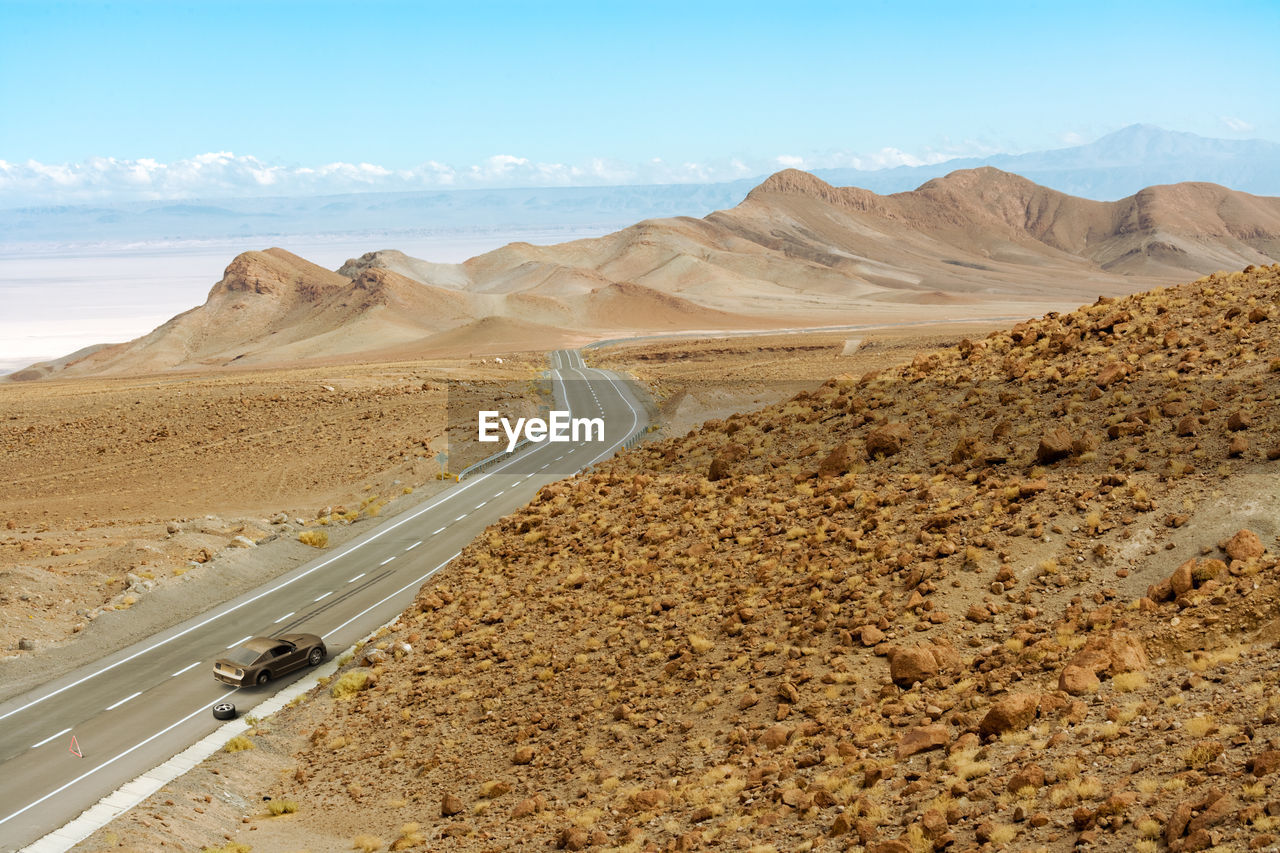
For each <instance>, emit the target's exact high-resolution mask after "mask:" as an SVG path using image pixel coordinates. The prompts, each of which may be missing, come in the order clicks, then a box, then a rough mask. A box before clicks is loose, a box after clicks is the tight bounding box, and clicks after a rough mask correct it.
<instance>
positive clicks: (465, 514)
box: [454, 512, 470, 521]
mask: <svg viewBox="0 0 1280 853" xmlns="http://www.w3.org/2000/svg"><path fill="white" fill-rule="evenodd" d="M468 515H470V513H466V512H464V513H463V514H462V515H460V516H458V517H457V518H455V519H454V521H462V519H464V518H466V517H467V516H468Z"/></svg>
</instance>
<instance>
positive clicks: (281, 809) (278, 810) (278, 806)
mask: <svg viewBox="0 0 1280 853" xmlns="http://www.w3.org/2000/svg"><path fill="white" fill-rule="evenodd" d="M297 810H298V804H297V803H295V802H294V801H293V800H272V801H271V802H270V803H268V804H267V811H269V812H271V814H272V816H273V817H279V816H280V815H282V814H293V813H294V812H296V811H297Z"/></svg>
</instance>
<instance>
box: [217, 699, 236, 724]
mask: <svg viewBox="0 0 1280 853" xmlns="http://www.w3.org/2000/svg"><path fill="white" fill-rule="evenodd" d="M213 718H214V719H215V720H234V719H235V718H236V706H235V705H232V704H231V703H230V702H219V703H217V704H216V705H214V706H213Z"/></svg>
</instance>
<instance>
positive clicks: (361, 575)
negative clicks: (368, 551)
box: [347, 572, 369, 583]
mask: <svg viewBox="0 0 1280 853" xmlns="http://www.w3.org/2000/svg"><path fill="white" fill-rule="evenodd" d="M367 574H369V573H368V572H361V573H360V574H358V575H356V576H355V577H353V578H352V579H351V580H349V581H347V583H355V582H356V581H358V580H360V578H362V577H364V576H365V575H367Z"/></svg>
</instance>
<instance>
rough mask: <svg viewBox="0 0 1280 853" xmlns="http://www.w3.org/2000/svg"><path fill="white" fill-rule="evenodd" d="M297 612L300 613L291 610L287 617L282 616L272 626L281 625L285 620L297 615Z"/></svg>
mask: <svg viewBox="0 0 1280 853" xmlns="http://www.w3.org/2000/svg"><path fill="white" fill-rule="evenodd" d="M297 612H298V611H296V610H290V611H289V612H288V613H286V614H285V615H283V616H281V617H280V618H279V619H277V620H276V621H274V622H272V623H271V624H272V625H279V624H280V623H281V622H283V621H284V620H286V619H288V618H289V617H290V616H292V615H293V614H295V613H297Z"/></svg>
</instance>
